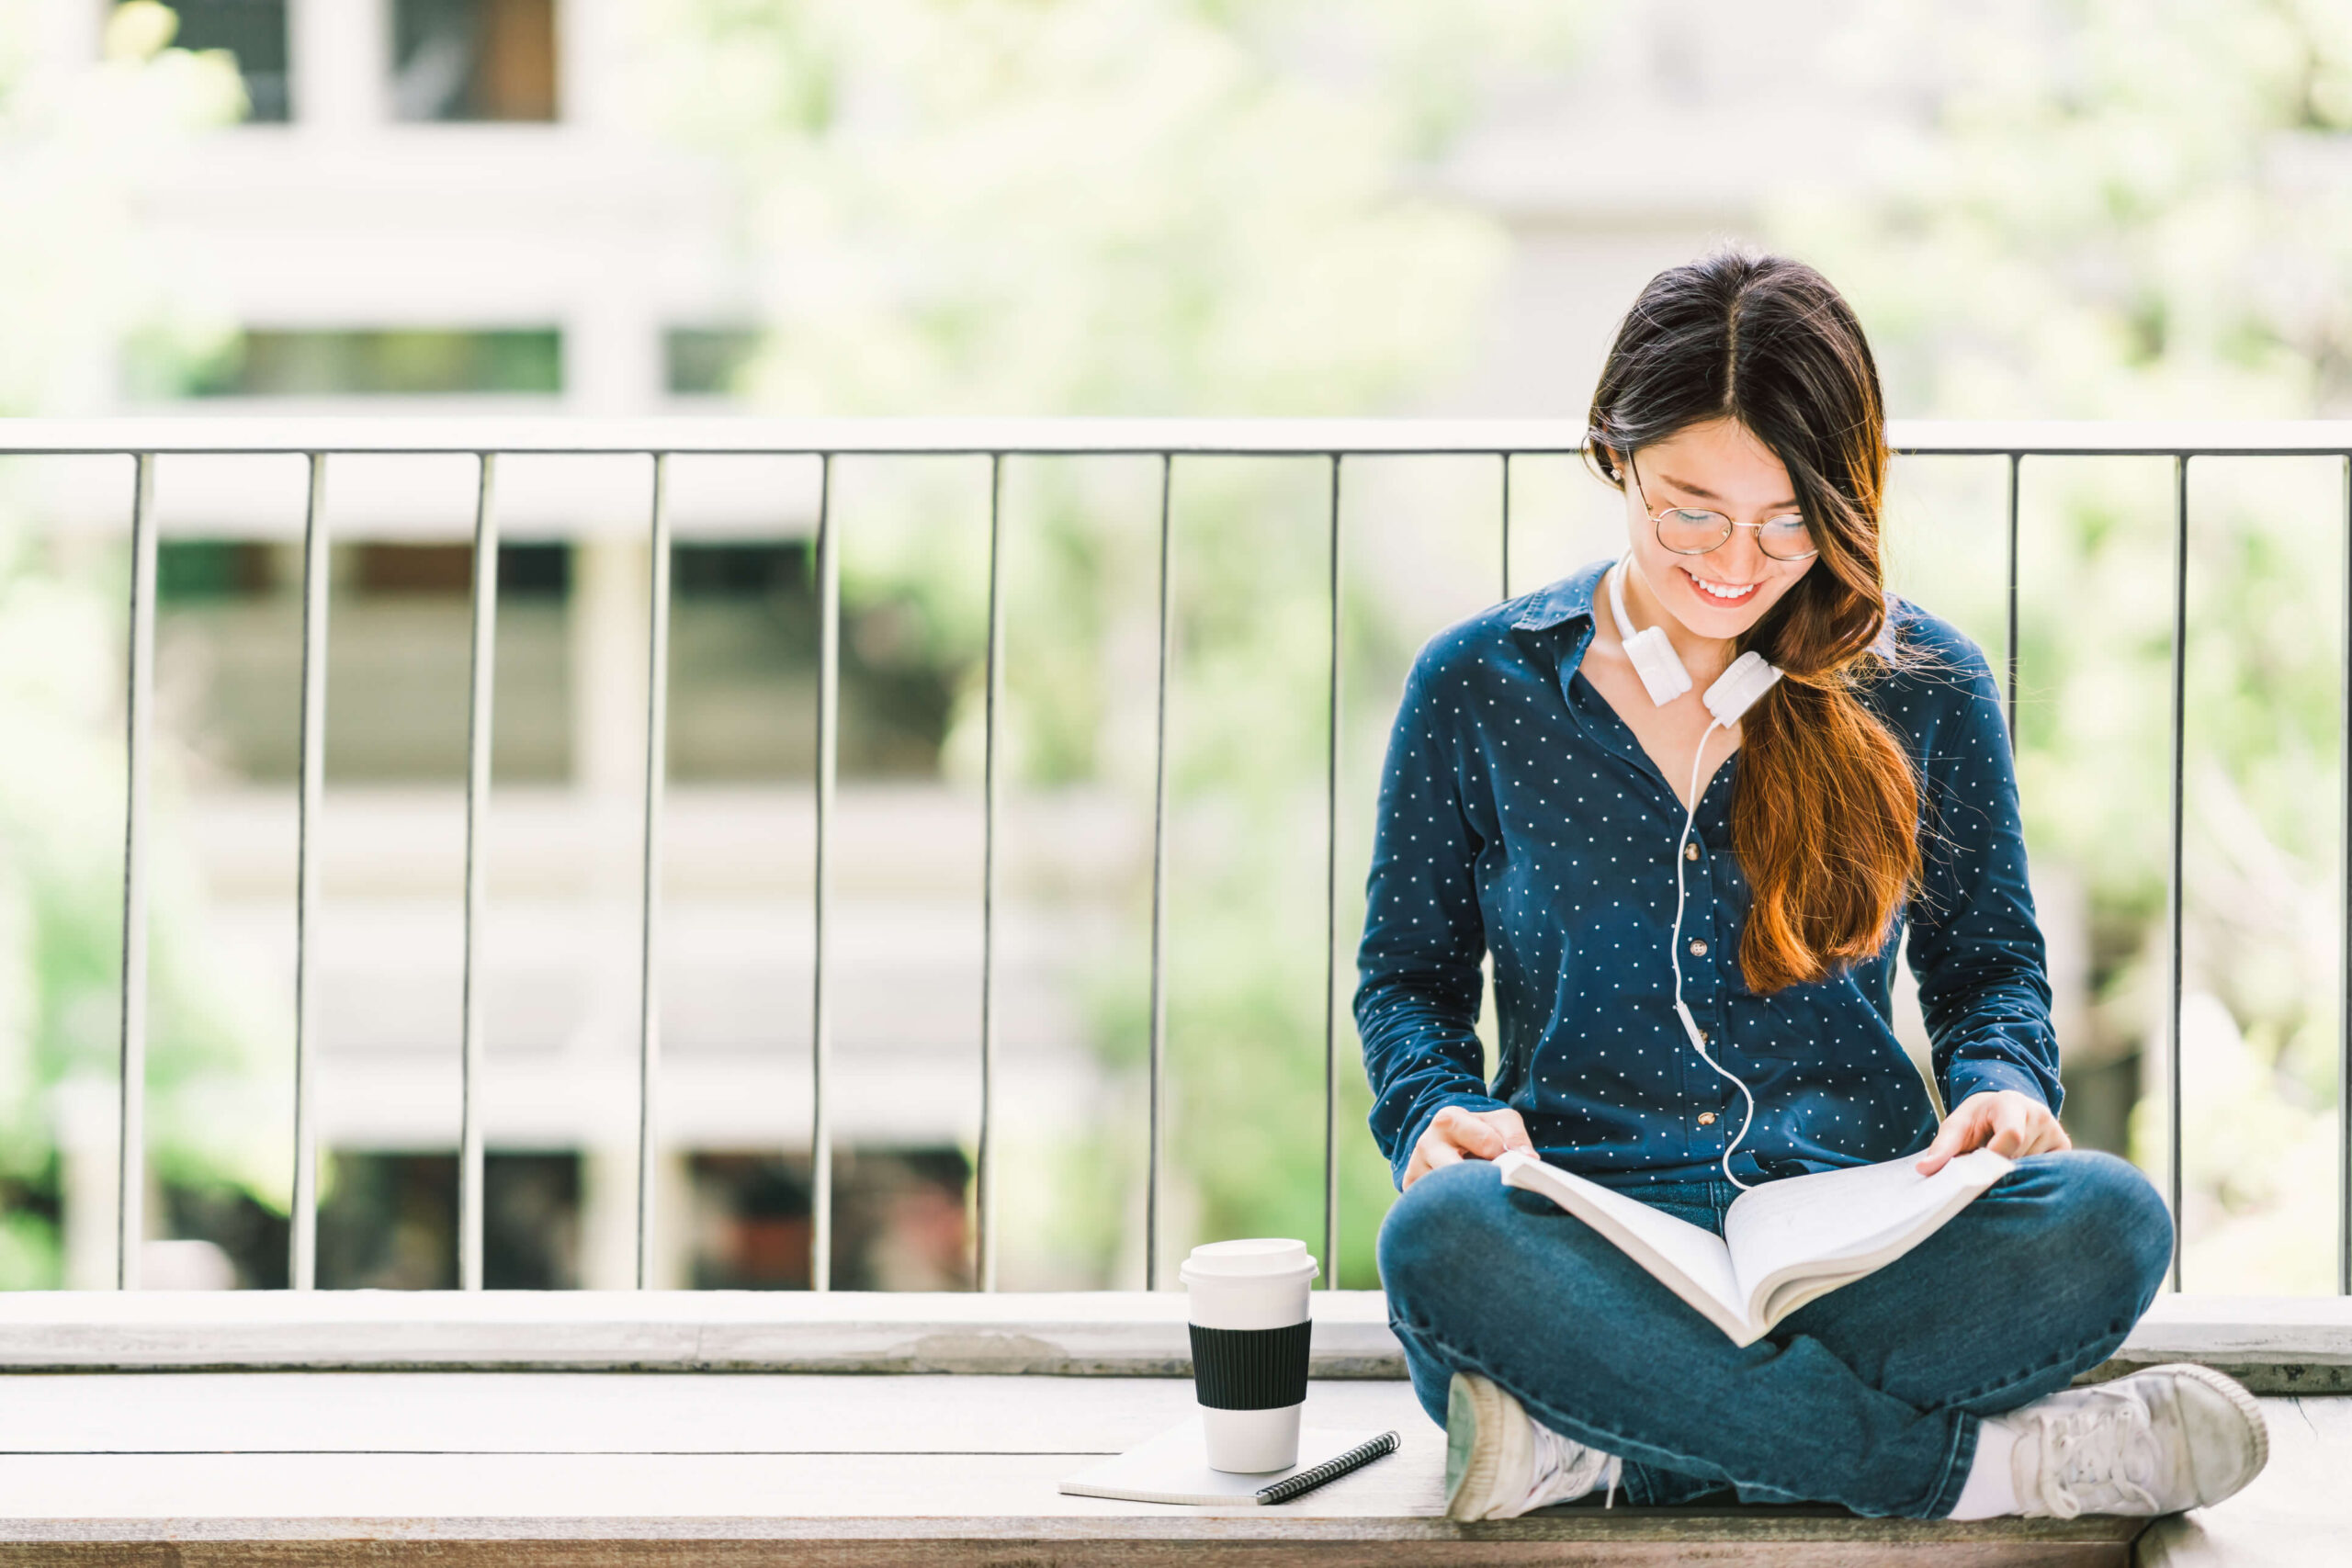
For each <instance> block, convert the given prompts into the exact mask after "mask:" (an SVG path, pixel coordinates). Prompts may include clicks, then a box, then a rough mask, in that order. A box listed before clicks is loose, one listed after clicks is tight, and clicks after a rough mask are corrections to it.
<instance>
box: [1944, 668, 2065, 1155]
mask: <svg viewBox="0 0 2352 1568" xmlns="http://www.w3.org/2000/svg"><path fill="white" fill-rule="evenodd" d="M1959 642H1960V646H1959V647H1958V649H1953V650H1951V658H1950V660H1949V665H1950V667H1949V668H1948V670H1947V671H1945V672H1944V674H1943V679H1944V680H1946V681H1947V682H1949V689H1950V690H1951V692H1952V693H1953V694H1954V695H1955V696H1956V697H1957V698H1958V702H1957V711H1956V712H1955V713H1953V714H1952V715H1951V716H1948V717H1945V718H1943V719H1942V720H1941V722H1939V723H1938V724H1937V725H1936V726H1935V728H1934V729H1933V731H1932V734H1931V739H1930V740H1929V743H1928V755H1927V757H1926V758H1925V759H1924V766H1923V768H1922V778H1921V781H1920V783H1921V789H1920V795H1921V799H1920V807H1921V817H1922V830H1921V834H1920V840H1921V842H1920V854H1921V867H1920V886H1919V888H1918V890H1917V893H1916V894H1915V895H1914V896H1913V898H1912V900H1911V907H1910V918H1911V940H1910V954H1911V971H1912V973H1913V974H1915V975H1917V976H1918V979H1919V1004H1920V1009H1921V1010H1922V1012H1923V1013H1924V1014H1925V1015H1926V1018H1927V1024H1928V1039H1929V1040H1930V1041H1931V1042H1932V1043H1933V1046H1934V1049H1933V1062H1934V1066H1935V1071H1936V1079H1937V1082H1938V1083H1939V1084H1940V1085H1941V1086H1942V1089H1943V1094H1944V1104H1945V1106H1946V1108H1947V1109H1951V1108H1954V1107H1957V1106H1958V1105H1959V1104H1960V1102H1961V1101H1962V1100H1965V1099H1967V1098H1968V1097H1969V1096H1970V1095H1972V1094H1976V1093H1979V1092H1981V1091H1983V1090H1985V1089H2018V1090H2019V1091H2021V1092H2023V1093H2026V1094H2030V1095H2032V1096H2033V1097H2034V1098H2035V1099H2037V1100H2041V1102H2042V1103H2043V1104H2045V1105H2047V1106H2049V1107H2050V1109H2051V1110H2052V1111H2056V1110H2057V1109H2058V1105H2059V1101H2060V1100H2062V1099H2063V1098H2064V1091H2063V1090H2062V1089H2060V1087H2059V1081H2058V1035H2057V1032H2056V1030H2054V1029H2053V1028H2052V1026H2051V1022H2050V978H2049V974H2048V970H2047V964H2046V959H2045V955H2044V951H2043V946H2042V940H2041V926H2040V924H2039V923H2037V922H2036V920H2035V919H2034V913H2033V890H2032V887H2031V886H2030V883H2029V882H2028V880H2027V876H2026V858H2025V829H2024V826H2023V824H2022V822H2021V820H2020V819H2019V817H2018V784H2017V770H2016V767H2015V764H2014V763H2013V761H2012V760H2011V757H2010V751H2009V736H2008V728H2007V725H2006V724H2005V723H2004V722H2003V720H2002V716H2001V693H2000V688H1999V686H1998V685H1997V684H1996V683H1995V682H1994V679H1993V671H1992V668H1991V666H1990V665H1988V664H1987V663H1986V662H1985V655H1984V652H1983V650H1982V649H1978V648H1977V647H1976V645H1975V644H1974V643H1973V642H1969V641H1967V640H1966V639H1965V638H1962V639H1959ZM1938 651H1939V652H1941V651H1943V650H1938Z"/></svg>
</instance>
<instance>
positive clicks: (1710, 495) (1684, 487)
mask: <svg viewBox="0 0 2352 1568" xmlns="http://www.w3.org/2000/svg"><path fill="white" fill-rule="evenodd" d="M1658 478H1659V479H1661V480H1663V481H1664V482H1665V483H1667V484H1670V485H1672V486H1673V487H1674V488H1675V489H1676V490H1679V491H1683V492H1684V493H1686V494H1689V495H1695V496H1697V497H1698V498H1699V499H1700V500H1702V501H1721V500H1722V499H1723V497H1722V496H1719V495H1717V494H1716V493H1715V492H1714V491H1711V490H1707V489H1705V488H1703V487H1702V486H1699V485H1694V484H1690V483H1688V482H1686V481H1684V480H1682V479H1676V478H1675V477H1674V476H1673V475H1672V474H1666V473H1661V474H1660V475H1658ZM1796 509H1797V502H1796V498H1795V497H1794V496H1791V497H1790V498H1789V499H1788V500H1786V501H1776V502H1772V504H1771V505H1770V506H1768V507H1766V508H1765V509H1764V510H1765V511H1767V512H1794V511H1795V510H1796Z"/></svg>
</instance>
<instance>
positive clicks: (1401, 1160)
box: [1388, 1089, 1510, 1192]
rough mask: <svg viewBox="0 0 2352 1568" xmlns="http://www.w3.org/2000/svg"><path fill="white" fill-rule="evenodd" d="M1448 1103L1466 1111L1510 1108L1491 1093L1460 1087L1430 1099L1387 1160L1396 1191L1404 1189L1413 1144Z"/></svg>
mask: <svg viewBox="0 0 2352 1568" xmlns="http://www.w3.org/2000/svg"><path fill="white" fill-rule="evenodd" d="M1449 1105H1459V1106H1461V1107H1463V1108H1464V1110H1467V1111H1508V1110H1510V1101H1509V1100H1497V1099H1496V1098H1495V1097H1494V1096H1493V1095H1491V1094H1470V1093H1465V1092H1464V1091H1462V1090H1460V1089H1452V1090H1448V1091H1447V1092H1445V1093H1443V1094H1441V1095H1438V1096H1437V1097H1436V1098H1434V1099H1433V1100H1430V1101H1429V1110H1428V1111H1427V1113H1426V1114H1424V1115H1421V1116H1419V1117H1417V1118H1415V1119H1414V1122H1413V1125H1412V1130H1411V1134H1410V1135H1409V1136H1408V1137H1407V1138H1406V1139H1405V1140H1404V1142H1402V1143H1400V1144H1398V1145H1397V1157H1396V1158H1395V1159H1394V1160H1392V1161H1390V1162H1389V1167H1388V1173H1389V1177H1390V1179H1392V1180H1394V1181H1395V1182H1396V1183H1397V1191H1399V1192H1402V1191H1403V1190H1405V1168H1406V1167H1407V1166H1408V1165H1410V1164H1412V1163H1413V1148H1414V1145H1418V1144H1419V1142H1420V1141H1421V1134H1424V1133H1426V1132H1428V1131H1429V1130H1430V1122H1434V1121H1436V1120H1437V1113H1438V1112H1439V1111H1442V1110H1444V1109H1445V1108H1446V1107H1447V1106H1449Z"/></svg>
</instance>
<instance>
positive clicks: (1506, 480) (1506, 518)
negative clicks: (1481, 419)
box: [1502, 452, 1510, 599]
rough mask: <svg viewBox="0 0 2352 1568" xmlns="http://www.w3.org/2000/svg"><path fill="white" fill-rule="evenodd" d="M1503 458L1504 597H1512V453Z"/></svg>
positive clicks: (1503, 455) (1504, 454) (1504, 455)
mask: <svg viewBox="0 0 2352 1568" xmlns="http://www.w3.org/2000/svg"><path fill="white" fill-rule="evenodd" d="M1502 459H1503V597H1504V598H1505V599H1509V598H1510V453H1508V452H1505V453H1503V454H1502Z"/></svg>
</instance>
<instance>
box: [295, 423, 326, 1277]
mask: <svg viewBox="0 0 2352 1568" xmlns="http://www.w3.org/2000/svg"><path fill="white" fill-rule="evenodd" d="M326 489H327V459H326V454H325V453H323V452H313V453H311V497H310V509H309V511H308V513H306V514H305V516H304V519H303V524H302V721H301V723H302V728H301V742H300V744H301V756H302V761H301V776H300V783H299V784H297V786H296V790H295V814H294V1202H293V1212H292V1214H291V1216H290V1220H289V1224H288V1238H287V1247H288V1257H287V1262H286V1275H287V1282H288V1284H289V1285H291V1286H292V1287H293V1288H294V1289H295V1290H298V1291H308V1290H311V1289H314V1288H315V1287H316V1286H317V1284H318V1267H319V1130H318V1122H317V1121H316V1120H315V1111H316V1106H317V1101H318V1051H319V1043H318V986H317V984H316V980H317V967H316V962H317V957H318V953H317V943H316V938H317V935H318V916H319V856H318V853H317V849H318V844H317V834H318V831H319V818H320V810H321V800H322V795H323V793H324V790H325V781H326V754H327V734H326V718H327V577H328V573H327V517H326Z"/></svg>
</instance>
